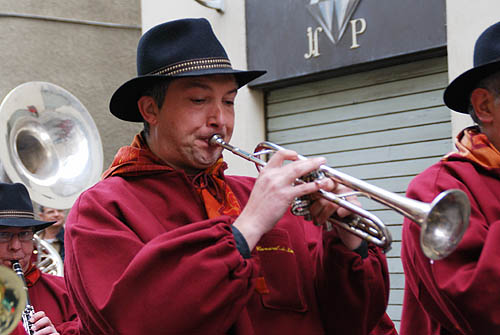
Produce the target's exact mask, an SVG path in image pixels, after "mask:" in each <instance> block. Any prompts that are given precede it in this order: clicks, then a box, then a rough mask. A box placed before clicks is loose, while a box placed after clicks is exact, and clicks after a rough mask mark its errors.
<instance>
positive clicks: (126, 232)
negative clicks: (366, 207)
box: [65, 19, 388, 335]
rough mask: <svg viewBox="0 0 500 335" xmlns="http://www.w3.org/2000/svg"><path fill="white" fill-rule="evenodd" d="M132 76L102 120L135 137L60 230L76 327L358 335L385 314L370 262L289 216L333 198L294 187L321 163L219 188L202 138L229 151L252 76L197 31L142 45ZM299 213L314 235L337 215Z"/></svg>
mask: <svg viewBox="0 0 500 335" xmlns="http://www.w3.org/2000/svg"><path fill="white" fill-rule="evenodd" d="M137 69H138V74H139V76H138V77H136V78H134V79H131V80H130V81H128V82H126V83H125V84H123V85H122V86H121V87H120V88H119V89H118V90H117V91H116V92H115V93H114V94H113V96H112V98H111V102H110V109H111V113H112V114H113V115H115V116H116V117H118V118H120V119H122V120H125V121H131V122H143V123H144V131H142V132H141V133H140V134H138V135H137V136H136V137H135V139H134V141H133V143H132V145H130V146H127V147H123V148H121V149H120V151H119V152H118V154H117V155H116V157H115V160H114V162H113V164H112V166H111V167H110V168H109V169H108V170H107V171H106V172H105V173H104V180H102V181H101V182H99V183H98V184H97V185H95V186H94V187H92V188H91V189H89V190H87V191H85V192H83V193H82V195H81V196H80V197H79V199H78V200H77V201H76V203H75V204H74V206H73V207H72V209H71V212H70V214H69V216H68V218H67V223H66V229H67V230H66V236H65V246H66V258H65V277H66V280H67V285H68V288H69V292H70V294H71V296H72V298H73V299H74V302H75V304H76V308H77V310H78V313H79V315H80V319H81V320H82V322H83V324H84V327H85V328H86V329H88V331H89V332H90V333H93V334H150V333H159V334H324V333H329V334H333V333H335V334H363V335H366V334H367V333H368V332H369V331H370V330H371V329H372V328H373V327H374V326H375V324H376V323H377V321H378V320H379V319H380V318H381V317H382V315H383V314H384V312H385V308H386V304H387V297H388V273H387V265H386V261H385V257H384V256H383V254H382V252H381V251H380V250H378V248H376V247H374V246H373V245H368V244H367V243H366V242H362V241H361V239H359V238H358V237H356V236H354V235H353V234H349V233H347V232H344V231H342V232H338V231H337V230H336V229H334V230H333V231H330V232H327V231H325V230H322V228H320V227H319V226H315V225H313V224H312V223H311V222H306V221H304V220H303V219H302V218H298V217H295V216H292V215H291V214H290V213H289V211H288V208H289V206H290V203H291V202H292V200H293V199H294V198H295V197H298V196H302V195H306V194H311V193H314V192H316V191H318V190H319V189H325V190H332V189H333V188H334V187H335V185H334V183H333V182H332V180H330V179H328V178H326V179H324V180H323V181H321V182H310V183H305V184H299V185H294V181H295V180H296V178H298V177H301V176H303V175H304V174H307V173H308V172H311V171H313V170H315V169H317V168H318V167H319V166H320V165H321V164H323V163H324V162H325V160H324V159H323V158H315V159H308V160H303V161H299V160H297V159H298V157H297V154H296V153H295V152H293V151H288V150H283V151H280V152H278V153H277V154H275V155H274V156H273V157H272V158H271V159H270V161H269V162H268V164H267V166H266V167H265V168H264V169H263V170H262V171H261V173H260V176H259V178H257V180H255V179H254V178H248V177H236V176H227V175H224V172H223V171H224V169H225V168H226V163H224V161H223V159H222V155H221V151H222V149H221V148H220V147H218V146H214V145H211V144H210V143H209V139H210V138H211V137H212V135H214V134H219V135H220V136H222V138H223V139H224V140H225V141H227V142H229V140H230V138H231V135H232V131H233V126H234V117H235V112H234V102H235V98H236V95H237V92H238V89H239V88H240V87H242V86H243V85H245V84H247V83H248V82H250V81H251V80H253V79H255V78H257V77H259V76H261V75H263V74H264V72H263V71H243V70H235V69H233V68H232V66H231V63H230V61H229V58H228V57H227V54H226V52H225V51H224V48H223V47H222V45H221V44H220V42H219V41H218V40H217V38H216V37H215V35H214V33H213V31H212V28H211V27H210V24H209V23H208V21H207V20H205V19H182V20H176V21H171V22H167V23H164V24H160V25H158V26H156V27H153V28H152V29H151V30H149V31H148V32H146V33H145V34H144V35H143V37H142V38H141V40H140V42H139V46H138V50H137ZM285 160H290V161H293V162H291V163H290V164H286V165H283V162H284V161H285ZM340 188H341V187H340V186H339V187H338V189H340ZM311 213H312V216H313V217H314V218H315V222H316V223H318V224H322V223H324V222H325V221H326V219H327V218H328V217H329V216H330V215H332V214H333V213H337V214H338V215H339V216H341V217H344V216H346V215H347V214H348V211H347V210H345V209H344V208H338V207H337V206H336V205H334V204H333V203H331V202H326V201H324V200H316V201H315V202H314V204H313V205H312V207H311ZM124 316H126V317H125V318H124Z"/></svg>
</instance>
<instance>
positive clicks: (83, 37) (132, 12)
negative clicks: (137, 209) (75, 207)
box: [0, 0, 141, 168]
mask: <svg viewBox="0 0 500 335" xmlns="http://www.w3.org/2000/svg"><path fill="white" fill-rule="evenodd" d="M19 16H26V17H24V18H23V17H19ZM81 21H93V22H94V23H93V22H86V23H85V22H81ZM108 23H114V24H119V25H120V26H119V27H109V26H107V24H108ZM140 34H141V30H140V1H139V0H106V1H102V0H84V1H81V0H66V1H61V0H44V1H38V0H23V1H11V0H0V36H2V38H1V39H0V64H1V66H0V100H1V99H3V98H4V97H5V96H6V95H7V93H8V92H10V91H11V90H12V89H13V88H14V87H16V86H18V85H19V84H22V83H25V82H28V81H47V82H51V83H53V84H56V85H58V86H61V87H63V88H65V89H66V90H68V91H69V92H71V93H72V94H73V95H75V96H76V97H77V98H78V99H79V100H80V101H81V102H82V103H83V105H84V106H85V107H86V108H87V109H88V111H89V112H90V114H91V115H92V117H93V118H94V121H95V122H96V124H97V126H98V129H99V132H100V135H101V138H102V142H103V149H104V150H103V151H104V168H106V167H107V166H109V164H110V163H111V161H112V159H113V156H114V154H115V152H116V150H117V149H118V148H119V147H120V146H123V145H125V144H130V142H131V139H132V137H133V135H134V134H135V133H136V132H137V130H138V129H140V128H141V127H139V125H137V124H132V123H128V122H123V121H120V120H118V119H116V118H115V117H113V116H112V115H111V114H110V113H109V108H108V104H109V99H110V97H111V94H112V93H113V92H114V90H115V89H116V88H117V87H118V86H119V85H121V84H122V83H123V82H125V81H126V80H128V79H129V78H132V77H134V76H135V74H136V68H135V50H136V47H137V42H138V40H139V38H140Z"/></svg>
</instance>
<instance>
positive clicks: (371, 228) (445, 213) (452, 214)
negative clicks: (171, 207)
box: [210, 134, 470, 260]
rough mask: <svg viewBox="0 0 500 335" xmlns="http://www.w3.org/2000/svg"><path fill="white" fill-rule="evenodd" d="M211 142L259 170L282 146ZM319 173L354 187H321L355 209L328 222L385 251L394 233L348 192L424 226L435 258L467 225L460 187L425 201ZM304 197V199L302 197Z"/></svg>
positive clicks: (424, 239)
mask: <svg viewBox="0 0 500 335" xmlns="http://www.w3.org/2000/svg"><path fill="white" fill-rule="evenodd" d="M210 144H212V145H219V146H221V147H223V148H224V149H226V150H229V151H231V152H232V153H234V154H236V155H238V156H240V157H242V158H244V159H246V160H249V161H251V162H253V163H255V165H256V166H257V169H259V170H260V169H261V168H262V167H264V166H265V165H266V162H265V161H264V160H262V159H260V158H259V157H260V156H262V155H265V154H270V153H273V152H276V151H278V150H282V149H283V148H282V147H280V146H279V145H276V144H274V143H271V142H261V143H259V145H258V146H257V147H256V149H255V151H254V153H252V154H251V153H248V152H246V151H244V150H241V149H240V148H237V147H234V146H232V145H230V144H228V143H226V142H225V141H224V140H223V139H222V137H221V136H220V135H217V134H215V135H213V136H212V138H211V139H210ZM298 157H299V159H302V160H303V159H307V158H306V157H304V156H301V155H298ZM316 173H317V174H319V175H324V176H326V177H328V178H331V179H332V180H334V181H335V182H337V183H339V184H342V185H344V186H346V187H348V188H350V189H352V190H354V191H355V192H353V193H349V194H345V195H339V194H335V193H332V192H326V191H324V190H320V191H318V192H319V194H320V195H321V196H322V197H323V198H325V199H327V200H329V201H332V202H334V203H336V204H337V205H339V206H341V207H344V208H346V209H348V210H349V211H351V212H352V213H353V215H352V216H350V217H349V218H348V219H349V221H345V220H344V219H339V218H336V217H333V216H332V217H331V218H330V219H329V222H330V223H331V224H335V225H338V226H339V227H341V228H343V229H345V230H347V231H349V232H351V233H353V234H355V235H357V236H359V237H361V238H363V239H365V240H367V241H368V242H371V243H374V244H375V245H377V246H379V247H381V248H383V249H384V250H385V251H387V250H390V247H391V243H392V237H391V234H390V232H389V230H388V229H387V227H386V225H385V224H384V223H383V222H382V221H381V220H380V219H379V218H378V217H377V216H375V215H373V214H372V213H370V212H369V211H366V210H364V209H363V208H361V207H359V206H356V205H354V204H352V203H351V202H349V201H347V200H346V198H347V197H348V196H352V195H356V196H363V197H367V198H369V199H372V200H375V201H377V202H379V203H381V204H383V205H385V206H387V207H389V208H391V209H392V210H395V211H396V212H398V213H400V214H402V215H404V216H405V217H407V218H409V219H410V220H412V221H414V222H415V223H417V224H418V225H419V226H420V227H421V232H420V247H421V249H422V251H423V253H424V254H425V256H427V257H428V258H430V259H432V260H437V259H442V258H444V257H446V256H448V255H449V254H450V253H451V252H452V251H453V250H455V248H456V246H457V245H458V243H459V242H460V241H461V239H462V237H463V234H464V233H465V230H466V229H467V227H468V224H469V215H470V204H469V201H468V198H467V195H466V194H465V193H464V192H463V191H461V190H456V189H454V190H447V191H444V192H442V193H440V194H439V195H438V196H437V197H436V198H435V199H434V200H433V201H432V202H431V203H425V202H421V201H417V200H413V199H410V198H407V197H404V196H401V195H398V194H395V193H392V192H389V191H387V190H385V189H382V188H380V187H377V186H375V185H371V184H369V183H367V182H365V181H363V180H360V179H356V178H354V177H352V176H350V175H348V174H345V173H343V172H340V171H338V170H335V169H333V168H331V167H329V166H327V165H321V166H320V168H319V169H318V171H316ZM297 182H298V183H303V182H305V181H304V180H302V179H298V180H297ZM303 200H304V199H301V201H303ZM301 206H302V205H300V206H299V207H300V210H299V212H300V213H303V214H305V215H307V210H305V209H304V208H302V207H301ZM303 214H301V215H303Z"/></svg>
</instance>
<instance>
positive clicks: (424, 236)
mask: <svg viewBox="0 0 500 335" xmlns="http://www.w3.org/2000/svg"><path fill="white" fill-rule="evenodd" d="M469 216H470V203H469V200H468V198H467V195H466V194H465V193H464V192H463V191H461V190H458V189H453V190H448V191H444V192H442V193H440V194H439V195H438V196H437V197H436V198H435V199H434V200H433V201H432V202H431V204H430V209H429V212H428V213H427V217H426V219H425V220H424V221H423V223H422V226H421V230H420V246H421V247H422V251H423V253H424V255H425V256H427V257H428V258H430V259H432V260H438V259H442V258H445V257H447V256H448V255H449V254H451V253H452V252H453V251H454V250H455V248H456V247H457V245H458V243H459V242H460V241H461V240H462V237H463V236H464V234H465V231H466V230H467V227H468V226H469Z"/></svg>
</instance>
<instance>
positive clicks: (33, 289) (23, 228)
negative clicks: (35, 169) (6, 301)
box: [0, 183, 78, 335]
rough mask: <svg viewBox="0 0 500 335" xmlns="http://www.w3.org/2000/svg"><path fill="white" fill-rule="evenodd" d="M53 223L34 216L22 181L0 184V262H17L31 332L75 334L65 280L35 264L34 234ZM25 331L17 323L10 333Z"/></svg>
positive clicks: (74, 320)
mask: <svg viewBox="0 0 500 335" xmlns="http://www.w3.org/2000/svg"><path fill="white" fill-rule="evenodd" d="M53 223H54V221H52V222H46V221H39V220H35V219H34V213H33V205H32V203H31V199H30V197H29V194H28V191H27V189H26V187H25V186H24V185H22V184H19V183H16V184H8V183H0V262H1V263H2V265H5V266H7V267H9V268H12V264H13V263H19V265H20V267H21V269H22V272H23V276H24V280H25V282H26V285H27V287H28V290H27V294H28V296H29V300H30V301H31V304H32V306H33V308H34V311H35V313H34V314H33V315H32V317H29V318H28V321H29V323H31V329H32V333H31V334H34V335H42V334H44V335H48V334H52V335H55V334H78V322H77V316H76V313H75V310H74V308H73V305H72V304H71V302H70V300H69V297H68V295H67V293H66V287H65V284H64V279H63V278H61V277H56V276H52V275H49V274H45V273H42V272H41V271H40V270H39V269H38V268H37V267H36V264H34V262H33V259H36V258H35V257H33V249H34V242H33V235H34V233H35V232H37V231H39V230H41V229H44V228H46V227H48V226H50V225H51V224H53ZM26 332H27V331H26V329H25V328H24V327H23V324H22V323H21V322H20V323H19V326H18V327H17V328H16V329H15V330H14V332H12V333H11V334H12V335H23V334H25V333H26Z"/></svg>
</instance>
